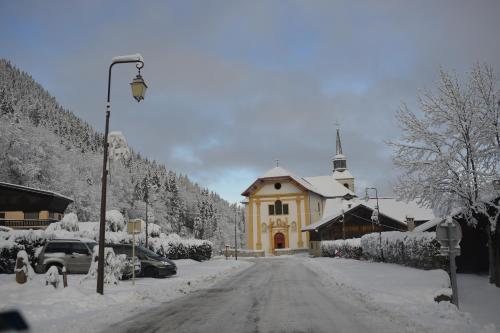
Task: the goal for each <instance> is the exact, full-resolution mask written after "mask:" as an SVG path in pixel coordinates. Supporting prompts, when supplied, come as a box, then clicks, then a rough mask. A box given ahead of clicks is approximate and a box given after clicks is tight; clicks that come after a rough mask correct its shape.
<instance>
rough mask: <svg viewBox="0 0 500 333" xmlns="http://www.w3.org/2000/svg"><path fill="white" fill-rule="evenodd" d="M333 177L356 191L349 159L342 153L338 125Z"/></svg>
mask: <svg viewBox="0 0 500 333" xmlns="http://www.w3.org/2000/svg"><path fill="white" fill-rule="evenodd" d="M333 178H335V180H337V181H338V182H339V183H341V184H342V185H344V186H345V187H347V188H348V189H350V190H351V191H353V192H354V177H353V176H352V175H351V173H350V172H349V170H347V159H346V157H345V155H344V154H343V153H342V142H341V141H340V130H339V128H338V127H337V140H336V150H335V157H334V158H333Z"/></svg>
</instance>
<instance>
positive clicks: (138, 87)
mask: <svg viewBox="0 0 500 333" xmlns="http://www.w3.org/2000/svg"><path fill="white" fill-rule="evenodd" d="M128 63H135V64H136V65H135V66H136V67H137V69H138V70H139V74H138V75H137V76H136V77H135V79H134V80H133V81H132V83H131V84H130V85H131V87H132V96H133V97H134V98H135V99H136V100H137V102H140V101H141V100H143V99H144V95H145V93H146V88H147V85H146V83H145V82H144V80H143V79H142V76H141V68H143V67H144V59H143V58H142V55H140V54H139V53H137V54H131V55H125V56H119V57H114V58H113V59H111V65H109V70H108V99H107V104H106V126H105V130H104V145H103V147H104V157H103V163H102V180H101V187H102V188H101V216H100V221H99V261H98V264H97V292H98V293H99V294H101V295H102V294H104V240H105V237H104V236H105V235H104V233H105V232H106V184H107V176H108V170H107V163H106V162H107V160H108V132H109V116H110V114H111V98H110V97H111V70H112V69H113V66H114V65H116V64H128Z"/></svg>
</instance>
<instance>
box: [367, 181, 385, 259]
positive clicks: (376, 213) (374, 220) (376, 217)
mask: <svg viewBox="0 0 500 333" xmlns="http://www.w3.org/2000/svg"><path fill="white" fill-rule="evenodd" d="M368 190H375V198H376V200H377V205H376V206H375V209H374V210H373V213H372V216H371V220H372V228H374V223H377V225H378V241H379V246H380V258H381V259H382V261H384V251H383V249H382V227H381V226H380V216H379V215H380V214H379V213H380V206H379V205H378V191H377V188H376V187H366V188H365V200H366V201H368V199H369V197H368Z"/></svg>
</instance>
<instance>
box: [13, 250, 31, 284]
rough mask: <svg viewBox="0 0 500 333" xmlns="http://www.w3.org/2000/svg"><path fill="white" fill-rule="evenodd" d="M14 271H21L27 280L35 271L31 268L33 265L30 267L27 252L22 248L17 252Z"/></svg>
mask: <svg viewBox="0 0 500 333" xmlns="http://www.w3.org/2000/svg"><path fill="white" fill-rule="evenodd" d="M15 271H16V273H20V272H22V273H23V274H24V275H25V276H26V277H27V278H28V279H29V280H31V279H33V277H34V276H35V271H34V270H33V267H31V263H30V260H29V258H28V254H27V253H26V251H24V250H21V251H19V252H17V260H16V268H15Z"/></svg>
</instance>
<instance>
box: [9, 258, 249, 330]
mask: <svg viewBox="0 0 500 333" xmlns="http://www.w3.org/2000/svg"><path fill="white" fill-rule="evenodd" d="M176 264H177V266H178V273H177V275H175V276H173V277H171V278H167V279H152V278H141V279H137V280H136V281H135V285H133V284H132V281H131V280H125V281H120V284H119V285H112V284H111V285H105V287H104V295H99V294H97V293H96V281H95V280H85V281H83V282H81V283H80V280H81V278H82V277H81V276H78V275H68V288H58V289H54V288H52V287H51V288H47V287H45V275H36V276H35V278H34V279H33V280H32V281H31V283H29V284H25V285H18V284H17V283H16V282H15V279H14V277H13V276H12V275H7V274H0V311H6V310H8V309H18V310H20V311H21V312H22V314H23V316H24V317H25V318H26V320H27V321H28V323H29V324H30V326H31V327H33V329H34V330H36V332H38V333H48V332H73V333H80V332H82V333H83V332H101V331H102V330H103V329H104V328H105V327H107V326H109V325H111V324H113V323H114V322H118V321H120V320H122V319H125V318H128V317H131V316H133V315H134V314H137V313H138V312H142V311H148V310H153V309H155V308H157V307H158V305H160V304H161V303H164V302H168V301H171V300H173V299H175V298H178V297H181V296H184V295H185V294H188V293H191V292H194V291H197V290H200V289H203V288H207V287H209V286H211V285H213V284H214V283H216V282H218V281H219V280H221V279H223V278H226V277H228V276H229V275H231V274H234V273H236V272H239V271H241V270H243V269H246V268H248V267H249V266H251V265H252V263H251V262H248V261H243V260H238V261H236V260H224V259H222V260H208V261H204V262H197V261H194V260H190V259H185V260H179V261H176Z"/></svg>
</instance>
